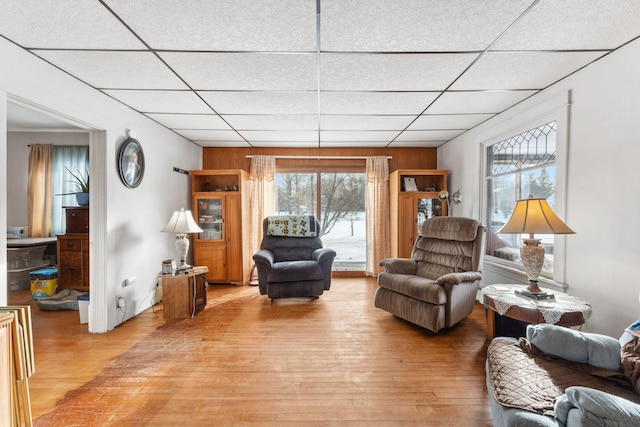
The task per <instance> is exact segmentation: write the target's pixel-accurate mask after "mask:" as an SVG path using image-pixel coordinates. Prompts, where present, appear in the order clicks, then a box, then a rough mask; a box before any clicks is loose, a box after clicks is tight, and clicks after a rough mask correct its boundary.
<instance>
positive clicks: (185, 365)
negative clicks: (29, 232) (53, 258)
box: [9, 278, 491, 426]
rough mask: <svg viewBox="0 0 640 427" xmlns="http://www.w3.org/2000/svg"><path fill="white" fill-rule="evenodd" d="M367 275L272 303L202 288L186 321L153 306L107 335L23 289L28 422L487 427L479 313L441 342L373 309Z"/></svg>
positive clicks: (240, 289) (245, 292) (16, 295)
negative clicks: (31, 369) (30, 343)
mask: <svg viewBox="0 0 640 427" xmlns="http://www.w3.org/2000/svg"><path fill="white" fill-rule="evenodd" d="M375 289H376V282H375V279H373V278H334V279H333V283H332V287H331V290H329V291H327V292H325V293H324V295H322V296H321V297H320V298H319V299H317V300H314V301H305V300H301V299H294V300H287V301H285V300H280V301H276V302H271V301H270V300H269V299H268V298H267V297H266V296H263V295H259V292H258V289H257V287H251V286H232V285H228V286H227V285H212V286H208V288H207V292H208V305H207V307H206V309H205V310H204V312H201V313H199V314H197V315H196V316H195V317H194V318H190V319H183V320H172V319H163V317H162V311H161V310H162V305H161V304H158V305H156V306H155V307H154V309H149V310H147V311H146V312H144V313H142V314H141V315H139V316H137V317H135V318H133V319H131V320H129V321H127V322H125V323H124V324H122V325H120V326H118V327H117V328H115V329H114V330H113V331H110V332H109V333H106V334H90V333H88V332H87V325H86V324H80V322H79V316H78V312H77V311H56V312H47V311H40V310H39V309H38V308H37V305H36V303H35V301H31V295H30V292H29V291H19V292H16V291H13V292H10V293H9V302H10V303H12V304H25V303H26V304H31V305H32V314H33V324H34V334H35V342H34V347H35V354H36V373H35V374H34V375H33V377H32V378H31V379H30V390H31V400H32V410H33V415H34V417H33V418H34V425H35V426H145V425H150V426H333V425H336V426H343V425H344V426H490V425H491V413H490V409H489V404H488V400H487V391H486V388H485V373H484V362H485V355H486V348H487V345H488V340H487V338H486V322H485V310H484V308H483V307H482V306H481V305H479V304H477V305H476V307H475V309H474V312H473V313H472V315H471V316H469V317H468V318H467V319H465V320H463V321H462V322H460V323H459V324H458V325H456V326H455V327H453V328H451V329H449V330H444V331H441V332H440V333H438V334H434V333H431V332H429V331H427V330H425V329H422V328H419V327H417V326H414V325H412V324H410V323H407V322H405V321H403V320H400V319H398V318H396V317H394V316H392V315H390V314H389V313H387V312H385V311H382V310H380V309H377V308H375V307H374V305H373V294H374V292H375Z"/></svg>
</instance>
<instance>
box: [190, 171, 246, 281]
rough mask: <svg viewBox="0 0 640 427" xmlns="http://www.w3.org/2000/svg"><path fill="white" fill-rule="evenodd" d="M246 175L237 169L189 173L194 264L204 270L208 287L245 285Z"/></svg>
mask: <svg viewBox="0 0 640 427" xmlns="http://www.w3.org/2000/svg"><path fill="white" fill-rule="evenodd" d="M248 182H249V174H248V173H247V172H246V171H243V170H240V169H233V170H195V171H191V192H192V204H193V206H192V212H193V213H194V217H195V219H196V222H197V223H198V225H199V226H200V228H202V230H203V231H202V232H201V233H198V234H194V241H193V257H194V264H196V265H202V266H206V267H208V269H209V271H208V273H207V281H208V282H209V283H235V284H245V283H247V282H248V281H249V269H250V265H251V264H250V259H251V254H249V236H248V233H249V220H250V214H249V194H248V185H247V184H248Z"/></svg>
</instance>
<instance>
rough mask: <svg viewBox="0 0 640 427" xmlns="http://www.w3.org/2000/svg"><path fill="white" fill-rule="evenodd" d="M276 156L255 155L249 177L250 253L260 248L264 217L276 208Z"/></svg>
mask: <svg viewBox="0 0 640 427" xmlns="http://www.w3.org/2000/svg"><path fill="white" fill-rule="evenodd" d="M275 177H276V158H275V157H274V156H253V157H252V159H251V168H250V169H249V178H250V180H251V201H250V204H251V234H250V238H251V240H250V243H249V254H250V255H251V256H253V254H254V253H256V252H257V251H258V250H260V242H262V219H263V218H265V217H267V216H269V215H271V214H273V213H274V212H275V208H276V191H275V189H276V186H275Z"/></svg>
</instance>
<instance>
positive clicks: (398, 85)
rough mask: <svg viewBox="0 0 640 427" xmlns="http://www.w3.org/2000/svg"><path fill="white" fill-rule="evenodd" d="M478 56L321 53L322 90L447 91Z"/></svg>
mask: <svg viewBox="0 0 640 427" xmlns="http://www.w3.org/2000/svg"><path fill="white" fill-rule="evenodd" d="M477 56H478V55H477V54H430V55H427V54H397V55H394V54H322V56H321V59H320V64H321V65H320V69H321V73H322V74H321V77H320V81H321V89H323V90H389V91H392V90H399V91H400V90H404V91H421V90H444V89H446V87H447V86H449V85H450V84H451V82H453V81H454V80H455V79H456V77H458V76H459V75H460V73H462V72H463V71H464V69H465V68H467V67H468V66H469V65H470V64H471V62H472V61H473V60H474V59H475V58H476V57H477Z"/></svg>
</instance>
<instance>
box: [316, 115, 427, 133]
mask: <svg viewBox="0 0 640 427" xmlns="http://www.w3.org/2000/svg"><path fill="white" fill-rule="evenodd" d="M414 118H415V116H344V115H342V116H320V128H321V129H322V130H323V131H325V130H358V129H361V130H362V129H367V130H395V131H401V130H402V129H404V128H405V127H407V125H408V124H409V123H411V121H412V120H413V119H414Z"/></svg>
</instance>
